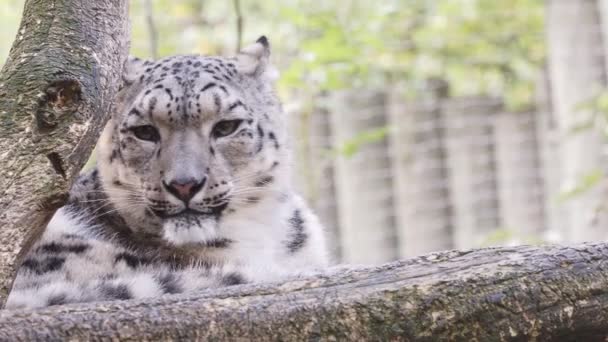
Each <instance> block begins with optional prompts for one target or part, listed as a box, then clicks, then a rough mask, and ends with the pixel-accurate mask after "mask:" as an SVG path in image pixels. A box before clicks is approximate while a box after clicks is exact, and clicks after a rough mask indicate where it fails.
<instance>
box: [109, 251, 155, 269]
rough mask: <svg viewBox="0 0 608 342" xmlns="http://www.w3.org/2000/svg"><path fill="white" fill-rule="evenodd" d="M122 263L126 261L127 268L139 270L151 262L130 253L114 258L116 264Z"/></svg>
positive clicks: (123, 253) (120, 254)
mask: <svg viewBox="0 0 608 342" xmlns="http://www.w3.org/2000/svg"><path fill="white" fill-rule="evenodd" d="M121 261H124V262H125V263H126V264H127V266H129V267H131V268H138V267H140V266H142V265H147V264H149V263H150V260H148V259H146V258H142V257H139V256H137V255H135V254H132V253H128V252H122V253H119V254H117V255H116V257H115V258H114V263H115V264H116V263H119V262H121Z"/></svg>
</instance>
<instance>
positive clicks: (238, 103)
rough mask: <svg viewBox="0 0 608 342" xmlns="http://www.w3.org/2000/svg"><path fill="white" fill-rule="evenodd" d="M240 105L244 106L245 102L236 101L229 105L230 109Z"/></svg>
mask: <svg viewBox="0 0 608 342" xmlns="http://www.w3.org/2000/svg"><path fill="white" fill-rule="evenodd" d="M239 106H241V107H242V106H243V102H241V101H236V102H235V103H233V104H231V105H230V107H228V111H232V110H234V109H235V108H236V107H239Z"/></svg>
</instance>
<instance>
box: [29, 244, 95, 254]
mask: <svg viewBox="0 0 608 342" xmlns="http://www.w3.org/2000/svg"><path fill="white" fill-rule="evenodd" d="M89 248H91V246H89V245H87V244H84V243H79V244H73V245H66V244H63V243H57V242H51V243H47V244H44V245H41V246H40V247H38V251H40V252H44V253H74V254H81V253H84V252H86V251H87V250H88V249H89Z"/></svg>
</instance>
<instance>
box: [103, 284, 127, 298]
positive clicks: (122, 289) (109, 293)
mask: <svg viewBox="0 0 608 342" xmlns="http://www.w3.org/2000/svg"><path fill="white" fill-rule="evenodd" d="M100 291H101V294H102V295H103V297H104V298H105V299H120V300H126V299H131V298H133V295H132V294H131V291H130V290H129V288H128V287H127V285H124V284H120V285H110V284H104V285H102V286H101V288H100Z"/></svg>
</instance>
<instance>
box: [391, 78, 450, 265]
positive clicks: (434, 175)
mask: <svg viewBox="0 0 608 342" xmlns="http://www.w3.org/2000/svg"><path fill="white" fill-rule="evenodd" d="M445 92H446V91H445V90H443V89H427V91H425V93H426V94H431V95H430V96H424V97H423V98H421V99H417V100H415V101H407V100H406V99H405V94H404V91H401V90H400V89H399V88H397V89H396V90H394V91H393V92H392V93H391V94H390V97H389V102H388V107H389V108H388V112H389V123H390V127H391V134H390V150H391V157H392V160H393V163H392V165H393V172H392V174H393V179H394V184H395V185H394V189H395V191H394V193H395V214H396V218H397V233H398V235H399V255H400V256H401V257H407V256H416V255H421V254H424V253H428V252H432V251H438V250H445V249H450V248H452V246H453V245H452V226H451V217H450V198H449V191H448V179H447V170H446V165H445V151H444V139H443V127H441V117H440V101H441V100H440V98H439V96H438V95H437V94H439V93H445Z"/></svg>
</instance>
